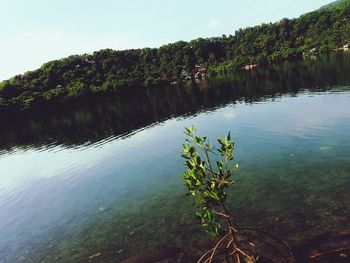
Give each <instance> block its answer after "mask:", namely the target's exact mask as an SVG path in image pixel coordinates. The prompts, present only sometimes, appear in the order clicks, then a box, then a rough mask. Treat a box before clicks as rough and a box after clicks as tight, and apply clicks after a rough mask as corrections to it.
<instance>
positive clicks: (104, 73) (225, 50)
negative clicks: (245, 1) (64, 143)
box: [0, 0, 350, 109]
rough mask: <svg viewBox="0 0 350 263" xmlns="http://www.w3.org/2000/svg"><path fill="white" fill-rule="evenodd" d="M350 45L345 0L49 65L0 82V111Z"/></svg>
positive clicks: (349, 0) (349, 16)
mask: <svg viewBox="0 0 350 263" xmlns="http://www.w3.org/2000/svg"><path fill="white" fill-rule="evenodd" d="M348 42H350V0H342V1H337V2H336V3H334V4H331V5H328V6H325V7H323V8H320V9H319V10H317V11H314V12H310V13H307V14H305V15H302V16H301V17H299V18H297V19H287V18H284V19H282V20H281V21H279V22H277V23H269V24H262V25H259V26H255V27H249V28H245V29H240V30H237V31H236V32H235V33H234V35H229V36H225V35H223V36H222V37H213V38H206V39H204V38H199V39H196V40H192V41H190V42H184V41H179V42H176V43H173V44H168V45H164V46H162V47H160V48H158V49H156V48H144V49H131V50H124V51H115V50H111V49H105V50H100V51H96V52H94V53H93V54H84V55H74V56H70V57H67V58H63V59H60V60H55V61H51V62H48V63H46V64H44V65H42V66H41V67H40V68H39V69H37V70H35V71H30V72H26V73H25V74H24V75H18V76H15V77H13V78H11V79H10V80H6V81H3V82H2V83H0V107H3V108H5V107H6V108H8V107H10V108H14V109H26V108H30V107H32V106H35V105H43V104H47V103H56V102H63V101H72V100H78V98H79V99H82V98H86V97H91V96H96V95H97V94H100V95H104V94H111V93H116V92H118V91H120V90H121V89H125V88H131V87H133V86H145V87H146V86H153V85H160V84H163V83H169V82H170V81H173V80H176V79H178V78H179V76H180V72H181V71H182V70H186V71H188V72H191V71H192V70H193V68H194V66H195V65H197V64H200V65H202V66H205V67H207V68H208V69H209V72H211V73H215V72H221V71H228V70H235V69H239V68H241V67H242V66H243V65H245V64H249V63H253V64H265V63H271V62H274V61H278V60H283V59H288V58H292V57H296V56H299V55H301V54H302V53H303V52H308V51H310V50H311V49H314V50H316V51H317V52H328V51H330V50H333V49H335V48H338V47H341V46H342V45H344V44H346V43H348Z"/></svg>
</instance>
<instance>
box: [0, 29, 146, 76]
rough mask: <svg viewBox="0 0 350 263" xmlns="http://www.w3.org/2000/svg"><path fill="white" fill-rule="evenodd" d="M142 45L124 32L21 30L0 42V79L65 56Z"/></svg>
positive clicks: (33, 68)
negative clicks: (91, 34) (113, 34)
mask: <svg viewBox="0 0 350 263" xmlns="http://www.w3.org/2000/svg"><path fill="white" fill-rule="evenodd" d="M142 46H143V45H142V43H140V42H139V41H137V40H135V39H132V38H130V37H129V36H125V35H124V36H116V37H111V36H108V35H102V36H100V37H98V38H97V37H95V36H94V37H89V36H81V35H74V34H67V33H64V32H59V31H41V32H36V33H23V34H20V35H17V36H15V37H12V38H9V39H7V40H5V41H2V42H0V81H1V80H4V79H7V78H9V77H12V76H14V75H17V74H23V73H24V72H25V71H28V70H35V69H37V68H39V67H40V66H41V65H42V64H43V63H45V62H48V61H50V60H54V59H59V58H62V57H66V56H69V55H74V54H82V53H91V52H93V51H96V50H100V49H103V48H113V49H127V48H136V47H142Z"/></svg>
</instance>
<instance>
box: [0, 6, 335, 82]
mask: <svg viewBox="0 0 350 263" xmlns="http://www.w3.org/2000/svg"><path fill="white" fill-rule="evenodd" d="M330 2H332V1H331V0H312V1H305V0H264V1H261V0H245V1H239V2H238V1H233V0H216V1H208V0H200V1H199V0H192V1H185V0H176V1H170V0H147V1H142V0H128V1H121V0H99V1H92V0H84V1H83V0H60V1H57V0H52V1H47V0H31V1H27V0H0V32H1V35H0V81H1V80H3V79H7V78H9V77H11V76H14V75H16V74H22V73H24V72H25V71H28V70H34V69H36V68H38V67H40V66H41V65H42V64H43V63H45V62H48V61H50V60H53V59H59V58H61V57H65V56H69V55H73V54H82V53H90V52H93V51H96V50H99V49H102V48H113V49H127V48H139V47H146V46H149V47H158V46H160V45H162V44H167V43H171V42H175V41H178V40H191V39H195V38H198V37H211V36H220V35H222V34H227V35H229V34H234V31H235V30H236V29H238V28H244V27H247V26H253V25H258V24H260V23H262V22H275V21H278V20H279V19H281V18H283V17H288V18H294V17H297V16H299V15H301V14H303V13H305V12H309V11H313V10H315V9H317V8H319V7H320V6H322V5H325V4H327V3H330Z"/></svg>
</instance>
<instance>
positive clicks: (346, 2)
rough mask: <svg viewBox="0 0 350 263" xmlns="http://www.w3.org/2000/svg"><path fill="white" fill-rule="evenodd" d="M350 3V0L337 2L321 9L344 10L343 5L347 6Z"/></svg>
mask: <svg viewBox="0 0 350 263" xmlns="http://www.w3.org/2000/svg"><path fill="white" fill-rule="evenodd" d="M348 3H349V0H337V1H334V2H332V3H330V4H328V5H325V6H322V7H321V8H320V9H323V8H326V9H327V8H342V5H346V4H348Z"/></svg>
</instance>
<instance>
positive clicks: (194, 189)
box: [182, 126, 257, 263]
mask: <svg viewBox="0 0 350 263" xmlns="http://www.w3.org/2000/svg"><path fill="white" fill-rule="evenodd" d="M195 131H196V130H195V128H194V127H193V126H192V127H189V128H185V134H186V135H187V139H186V142H185V144H183V153H182V157H183V158H185V160H186V163H185V164H186V166H187V170H186V172H185V173H184V174H183V179H184V180H185V184H186V186H187V188H188V195H189V196H191V197H192V198H193V199H194V203H193V205H194V206H195V207H196V209H197V212H196V216H197V218H198V219H199V221H200V223H201V225H202V226H203V227H204V228H205V229H206V232H207V233H208V234H209V235H211V236H212V237H214V238H217V242H216V244H215V246H214V247H213V248H212V249H210V250H209V251H207V252H206V253H205V254H203V256H202V257H201V258H200V259H199V260H198V262H205V263H207V262H209V263H210V262H212V261H214V259H215V262H217V260H219V259H222V261H223V262H238V263H239V262H246V263H248V262H252V263H254V262H257V257H256V256H255V246H254V245H253V244H252V243H250V242H249V241H248V240H247V238H246V237H244V236H243V235H242V234H241V233H239V232H238V231H237V229H236V228H235V226H234V223H233V218H232V215H231V214H230V212H229V211H228V209H227V207H226V205H225V201H226V197H227V194H226V192H225V190H226V189H227V188H228V187H229V186H230V185H231V184H232V183H233V180H232V178H231V177H232V175H233V168H237V167H238V166H237V165H236V166H235V167H233V161H234V155H233V150H234V142H233V140H232V139H231V135H230V133H228V135H227V136H226V137H224V138H219V139H218V140H217V141H218V143H219V145H218V146H219V147H218V148H217V149H216V148H214V146H212V145H211V144H210V143H209V141H208V140H207V137H200V136H196V135H195ZM213 155H215V162H214V161H213V159H212V156H213Z"/></svg>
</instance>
